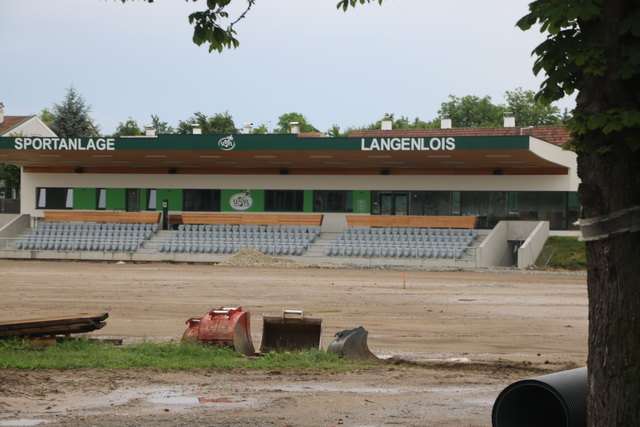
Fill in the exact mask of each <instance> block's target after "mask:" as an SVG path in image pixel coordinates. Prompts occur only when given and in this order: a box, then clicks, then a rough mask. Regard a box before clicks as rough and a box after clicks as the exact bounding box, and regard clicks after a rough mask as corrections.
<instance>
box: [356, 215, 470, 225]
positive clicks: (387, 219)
mask: <svg viewBox="0 0 640 427" xmlns="http://www.w3.org/2000/svg"><path fill="white" fill-rule="evenodd" d="M477 222H478V217H475V216H410V215H401V216H400V215H397V216H396V215H347V225H348V226H350V227H354V226H356V227H358V226H359V227H415V228H475V227H476V224H477Z"/></svg>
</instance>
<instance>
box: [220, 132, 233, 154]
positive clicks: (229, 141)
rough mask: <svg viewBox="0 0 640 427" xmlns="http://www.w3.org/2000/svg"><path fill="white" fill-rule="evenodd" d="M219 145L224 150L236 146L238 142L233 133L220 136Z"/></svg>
mask: <svg viewBox="0 0 640 427" xmlns="http://www.w3.org/2000/svg"><path fill="white" fill-rule="evenodd" d="M218 147H220V149H221V150H224V151H229V150H233V149H234V148H236V142H235V141H234V140H233V135H229V136H225V137H224V138H220V139H219V140H218Z"/></svg>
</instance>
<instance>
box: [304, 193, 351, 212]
mask: <svg viewBox="0 0 640 427" xmlns="http://www.w3.org/2000/svg"><path fill="white" fill-rule="evenodd" d="M313 211H314V212H353V192H351V191H336V190H315V191H314V192H313Z"/></svg>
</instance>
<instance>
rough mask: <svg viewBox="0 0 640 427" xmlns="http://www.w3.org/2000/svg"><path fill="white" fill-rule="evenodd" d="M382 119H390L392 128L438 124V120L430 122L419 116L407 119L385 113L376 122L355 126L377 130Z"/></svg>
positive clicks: (429, 127) (426, 127)
mask: <svg viewBox="0 0 640 427" xmlns="http://www.w3.org/2000/svg"><path fill="white" fill-rule="evenodd" d="M383 120H391V123H392V124H391V126H392V128H393V129H431V128H437V127H439V126H440V121H439V120H437V119H436V120H432V121H431V122H425V121H423V120H421V119H420V118H419V117H416V118H415V119H413V121H411V120H409V118H408V117H406V116H400V118H399V119H396V118H395V113H386V114H385V115H384V116H383V117H382V118H381V119H380V120H378V121H377V122H374V123H371V124H370V125H367V126H364V127H361V128H357V130H377V129H380V128H381V127H382V121H383Z"/></svg>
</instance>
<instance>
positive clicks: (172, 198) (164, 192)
mask: <svg viewBox="0 0 640 427" xmlns="http://www.w3.org/2000/svg"><path fill="white" fill-rule="evenodd" d="M182 194H183V193H182V190H181V189H176V188H158V189H157V190H156V209H157V210H162V201H163V200H167V201H168V202H169V210H170V211H181V210H183V197H182Z"/></svg>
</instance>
